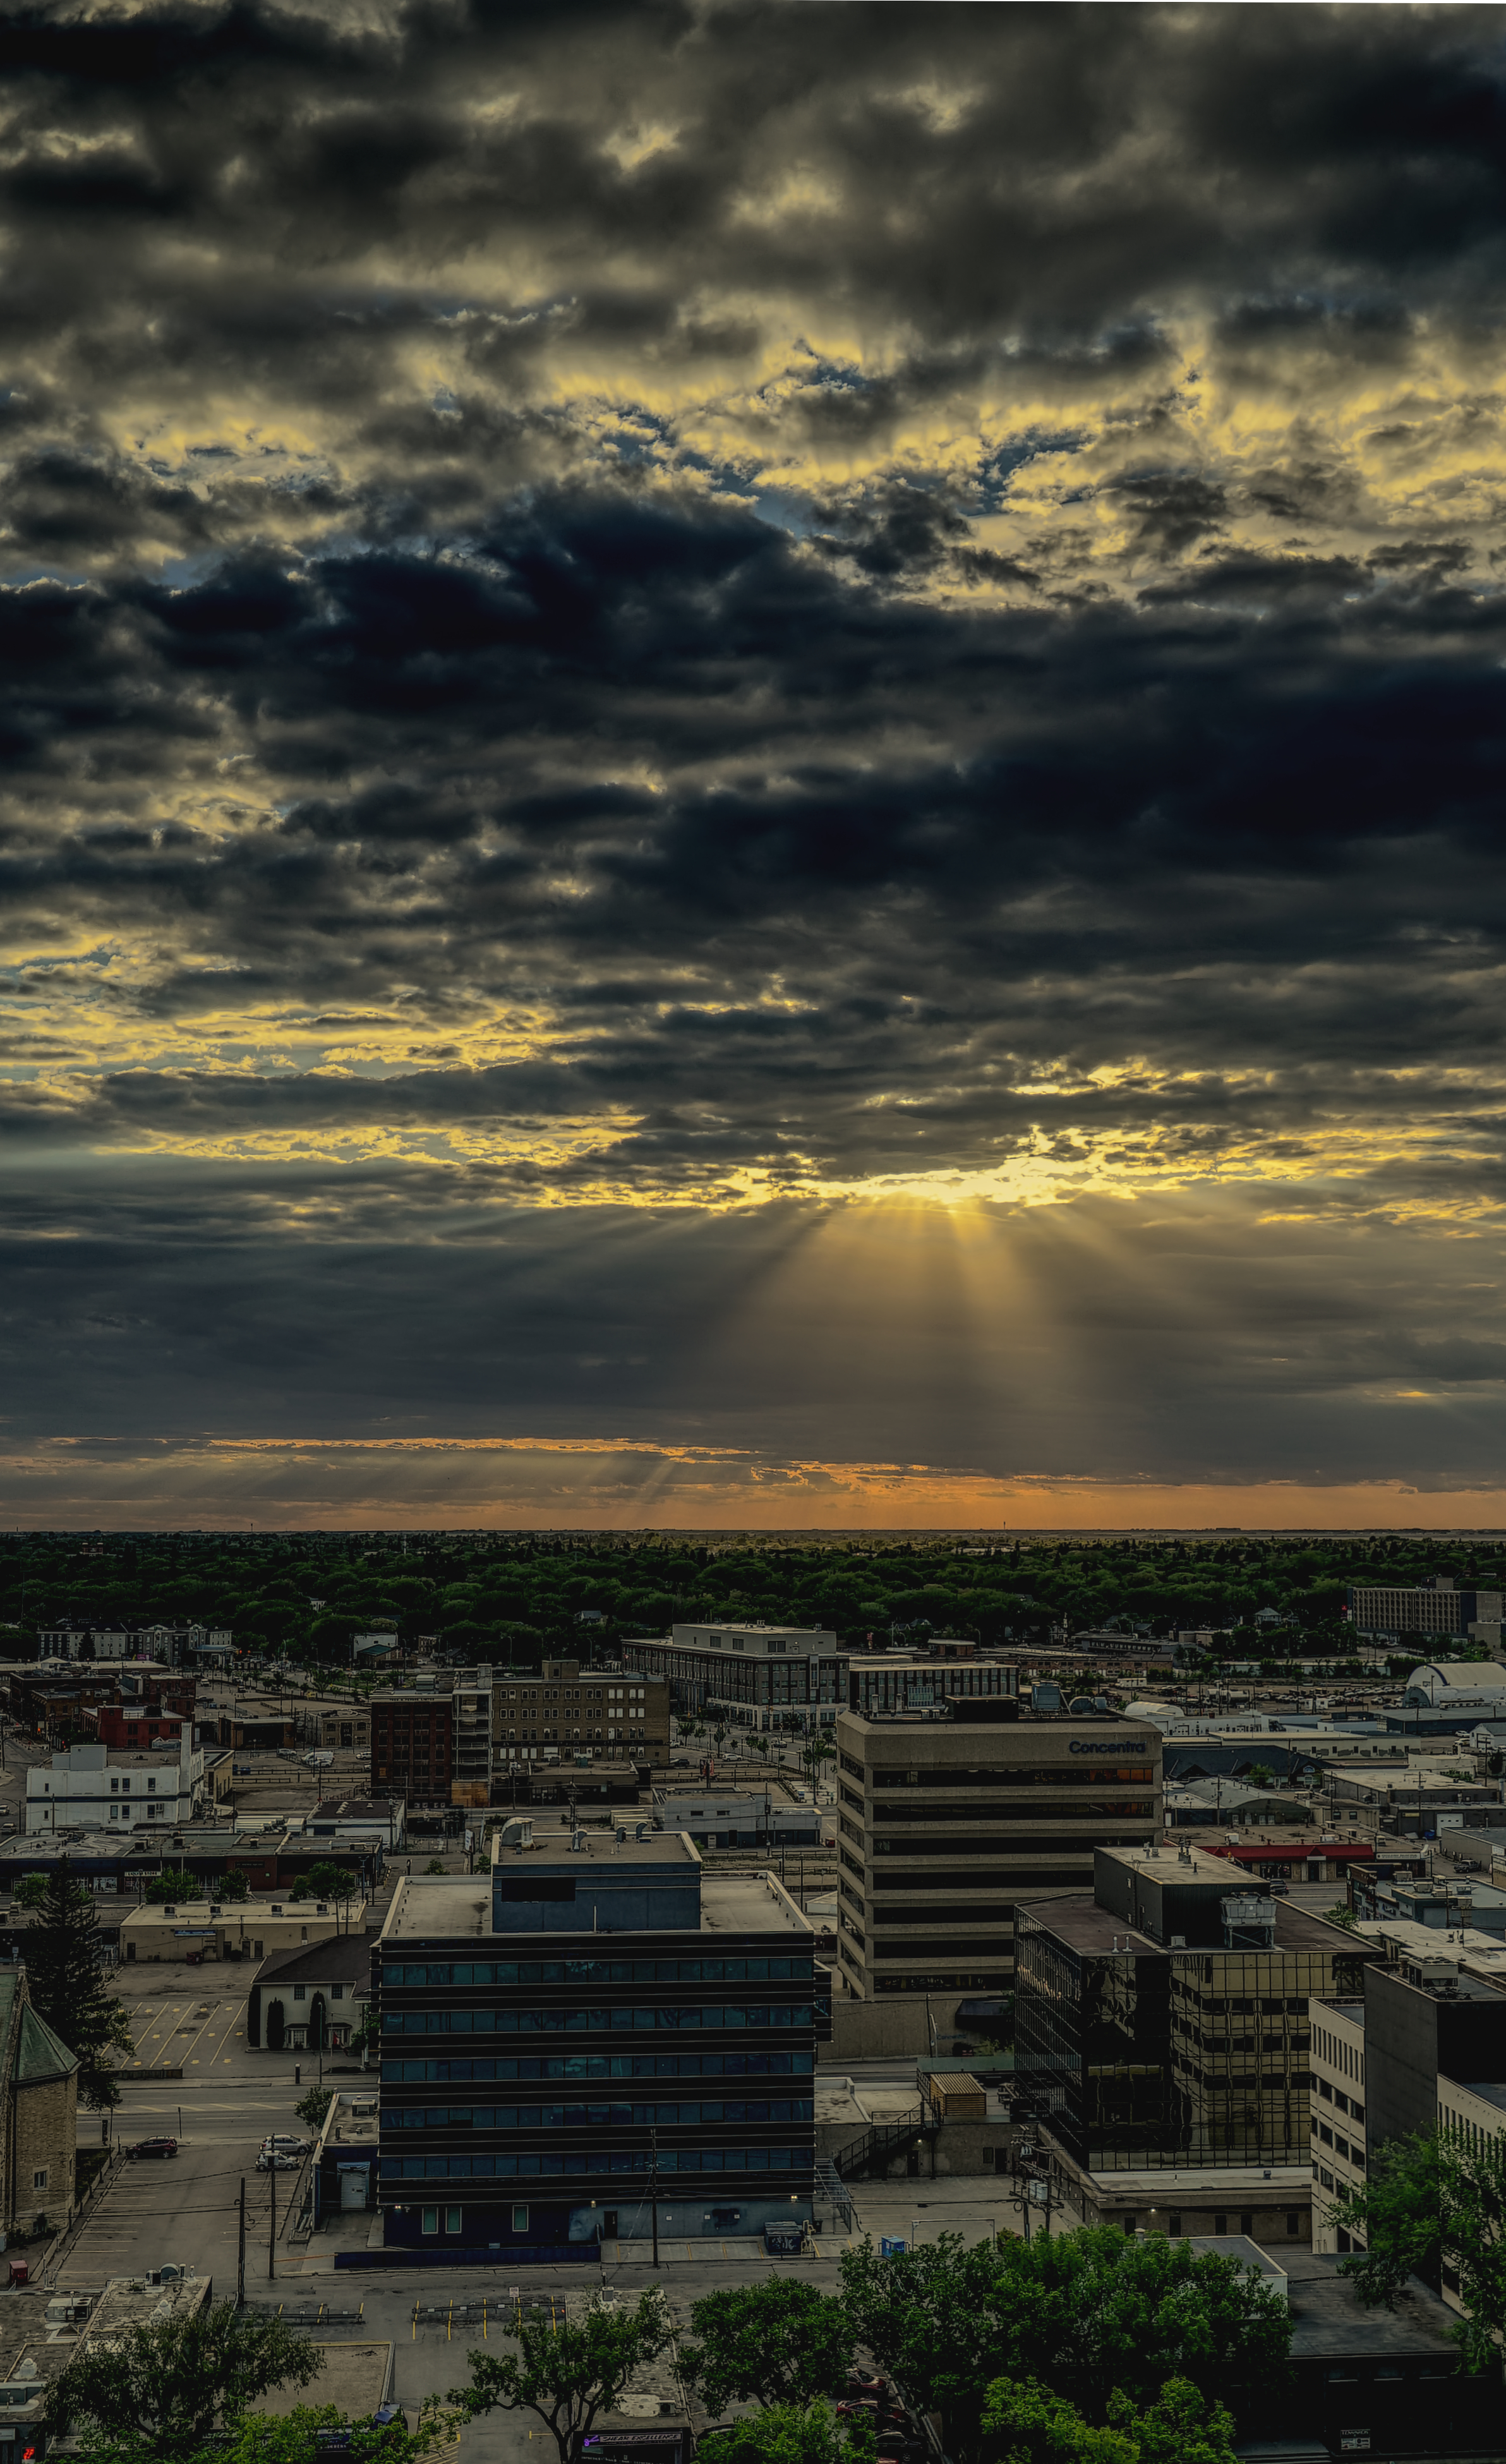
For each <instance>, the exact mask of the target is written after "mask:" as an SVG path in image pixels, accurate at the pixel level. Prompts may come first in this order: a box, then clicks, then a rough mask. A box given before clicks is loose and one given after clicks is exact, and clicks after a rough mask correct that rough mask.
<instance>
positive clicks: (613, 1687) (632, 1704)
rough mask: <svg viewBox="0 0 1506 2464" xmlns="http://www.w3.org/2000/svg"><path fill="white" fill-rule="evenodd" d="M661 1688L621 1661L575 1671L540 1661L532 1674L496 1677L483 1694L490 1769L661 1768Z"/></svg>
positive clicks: (665, 1743)
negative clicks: (487, 1699) (487, 1698)
mask: <svg viewBox="0 0 1506 2464" xmlns="http://www.w3.org/2000/svg"><path fill="white" fill-rule="evenodd" d="M669 1707H670V1706H669V1688H668V1685H667V1684H666V1682H665V1680H664V1679H663V1678H662V1677H654V1676H651V1675H649V1674H648V1673H646V1672H645V1671H644V1670H643V1669H641V1668H634V1667H631V1666H629V1665H626V1664H625V1663H624V1665H623V1666H622V1667H620V1668H590V1667H582V1666H581V1663H580V1661H578V1660H546V1661H544V1663H543V1666H542V1668H541V1669H540V1671H539V1673H538V1675H537V1676H536V1677H526V1676H519V1675H517V1674H515V1673H514V1672H513V1670H512V1669H509V1670H507V1671H505V1672H499V1673H498V1675H497V1678H496V1681H495V1683H494V1684H493V1686H492V1689H491V1755H492V1767H493V1771H494V1773H495V1774H496V1776H497V1777H499V1778H503V1779H505V1778H506V1776H507V1774H508V1772H509V1771H510V1770H511V1769H512V1768H513V1767H514V1766H525V1765H528V1764H538V1763H560V1764H565V1763H569V1762H572V1761H582V1762H628V1763H643V1764H646V1765H648V1766H649V1767H650V1768H651V1769H653V1770H655V1771H662V1770H663V1769H664V1768H665V1767H666V1764H667V1763H668V1760H669Z"/></svg>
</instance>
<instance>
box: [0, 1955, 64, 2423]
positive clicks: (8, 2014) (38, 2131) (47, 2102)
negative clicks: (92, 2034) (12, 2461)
mask: <svg viewBox="0 0 1506 2464" xmlns="http://www.w3.org/2000/svg"><path fill="white" fill-rule="evenodd" d="M0 2082H3V2087H4V2098H3V2103H0V2121H3V2128H4V2139H3V2142H0V2214H3V2216H4V2219H5V2229H6V2231H7V2232H8V2233H9V2232H12V2231H14V2229H15V2228H16V2227H17V2226H20V2225H25V2226H27V2227H28V2228H30V2229H33V2230H34V2229H35V2228H36V2226H37V2224H38V2222H39V2220H42V2219H45V2221H46V2223H47V2224H49V2225H52V2226H59V2225H65V2224H66V2223H67V2222H68V2220H69V2218H70V2217H71V2216H72V2214H73V2212H74V2207H75V2196H74V2175H75V2159H76V2153H77V2144H78V2059H77V2056H76V2055H75V2054H72V2053H70V2052H69V2050H68V2047H67V2046H66V2045H65V2044H64V2043H63V2042H62V2041H61V2039H60V2038H59V2037H57V2036H55V2035H54V2034H53V2031H52V2029H51V2028H50V2027H49V2026H48V2025H47V2022H46V2021H45V2019H43V2018H42V2016H41V2014H40V2013H39V2012H36V2011H33V2008H32V2000H31V1990H30V1987H29V1985H28V1982H27V1976H26V1970H25V1969H24V1968H22V1969H14V1968H12V1969H0ZM0 2456H3V2450H0Z"/></svg>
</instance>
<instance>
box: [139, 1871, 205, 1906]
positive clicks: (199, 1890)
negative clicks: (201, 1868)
mask: <svg viewBox="0 0 1506 2464" xmlns="http://www.w3.org/2000/svg"><path fill="white" fill-rule="evenodd" d="M146 1897H147V1899H148V1900H149V1901H150V1903H152V1905H153V1906H154V1907H171V1906H172V1905H173V1904H174V1903H175V1902H176V1901H178V1900H202V1899H203V1897H204V1890H203V1886H202V1885H201V1884H200V1882H199V1881H197V1879H196V1878H195V1876H193V1875H192V1874H190V1873H189V1872H188V1871H187V1868H186V1866H183V1865H173V1866H170V1867H167V1868H165V1869H164V1871H163V1872H162V1873H161V1874H154V1875H153V1876H152V1879H151V1881H149V1882H148V1883H147V1885H146Z"/></svg>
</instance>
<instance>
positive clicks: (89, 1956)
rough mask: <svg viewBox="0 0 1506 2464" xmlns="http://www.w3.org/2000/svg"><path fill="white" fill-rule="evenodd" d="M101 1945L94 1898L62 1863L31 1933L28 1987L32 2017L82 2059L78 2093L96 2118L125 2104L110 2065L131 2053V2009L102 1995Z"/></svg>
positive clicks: (66, 1863) (50, 1880)
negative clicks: (114, 2055) (116, 2056)
mask: <svg viewBox="0 0 1506 2464" xmlns="http://www.w3.org/2000/svg"><path fill="white" fill-rule="evenodd" d="M98 1939H99V1920H98V1917H97V1916H96V1914H95V1906H94V1898H93V1895H92V1893H91V1892H89V1891H87V1890H86V1889H85V1888H84V1886H83V1884H82V1883H81V1882H76V1881H75V1880H74V1877H73V1868H72V1865H71V1864H70V1862H69V1860H68V1859H67V1858H66V1857H63V1858H60V1859H59V1860H58V1863H57V1865H56V1868H55V1871H54V1872H53V1873H52V1874H51V1875H50V1877H49V1878H48V1882H47V1887H46V1889H45V1891H44V1892H43V1894H42V1899H41V1903H40V1906H39V1908H38V1911H37V1914H36V1917H35V1919H34V1920H33V1924H32V1925H29V1926H28V1928H27V1933H26V1978H27V1987H28V1991H29V1992H30V1994H31V1998H32V2006H33V2010H34V2011H35V2012H36V2013H37V2014H38V2015H39V2017H41V2018H43V2019H45V2020H46V2022H47V2024H48V2026H49V2027H50V2028H51V2029H52V2031H53V2033H54V2035H57V2036H60V2037H61V2038H62V2040H63V2043H64V2044H65V2045H66V2046H67V2047H68V2050H69V2052H70V2053H71V2054H76V2055H77V2057H78V2093H79V2096H80V2097H81V2098H82V2100H83V2101H84V2103H85V2104H86V2105H88V2106H89V2107H90V2108H91V2110H92V2111H94V2112H96V2113H98V2112H101V2111H103V2110H104V2108H105V2107H106V2106H108V2105H115V2104H119V2103H120V2089H119V2087H118V2086H117V2085H116V2083H115V2066H114V2064H113V2063H111V2062H110V2061H109V2060H108V2058H107V2057H108V2056H109V2055H110V2054H111V2053H129V2052H130V2050H131V2029H130V2022H129V2020H128V2019H127V2018H126V2015H125V2005H124V2003H123V2002H118V2001H117V2000H116V1999H115V1997H114V1995H113V1994H109V1993H107V1992H106V1991H105V1990H104V1984H103V1972H102V1970H101V1968H100V1965H99V1954H98Z"/></svg>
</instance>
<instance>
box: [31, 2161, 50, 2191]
mask: <svg viewBox="0 0 1506 2464" xmlns="http://www.w3.org/2000/svg"><path fill="white" fill-rule="evenodd" d="M32 2188H33V2190H45V2189H46V2188H47V2167H46V2166H45V2165H44V2166H43V2167H42V2169H41V2171H40V2172H39V2173H33V2176H32Z"/></svg>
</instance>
